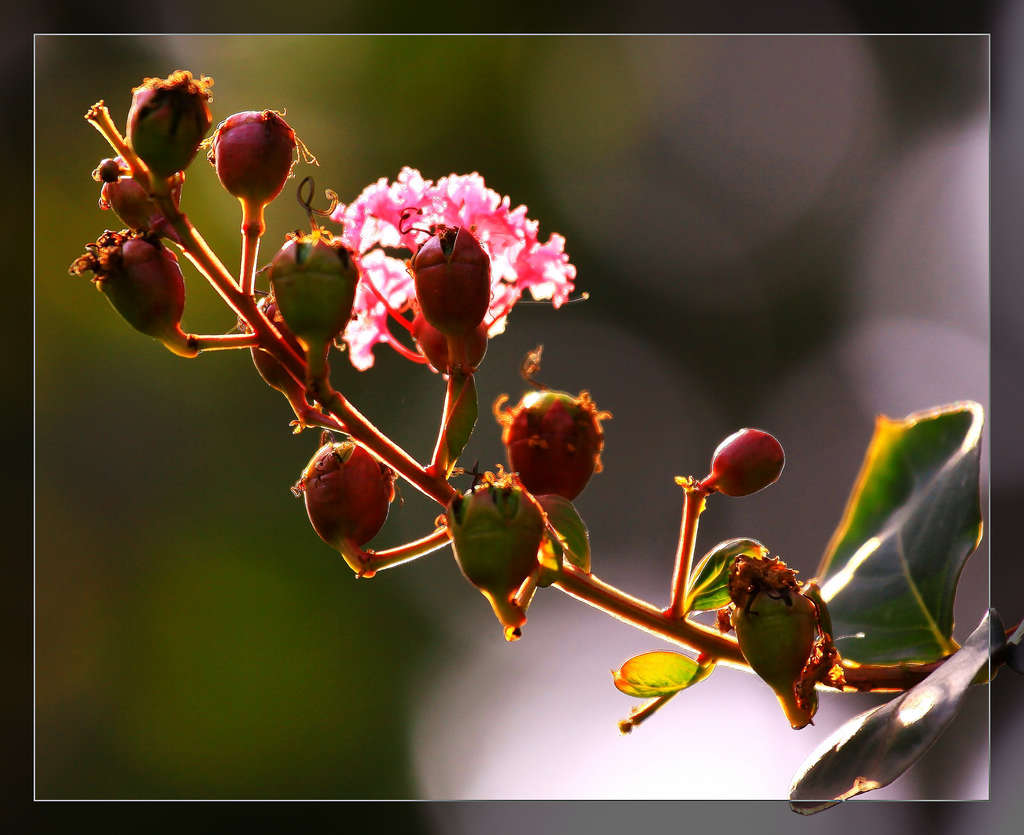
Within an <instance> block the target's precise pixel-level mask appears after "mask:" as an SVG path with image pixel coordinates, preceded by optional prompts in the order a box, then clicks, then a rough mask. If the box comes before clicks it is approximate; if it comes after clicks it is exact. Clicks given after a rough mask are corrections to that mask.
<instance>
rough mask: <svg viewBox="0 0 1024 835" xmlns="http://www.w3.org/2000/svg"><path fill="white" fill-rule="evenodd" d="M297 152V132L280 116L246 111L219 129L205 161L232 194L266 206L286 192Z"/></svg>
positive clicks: (229, 119)
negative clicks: (282, 192) (285, 188)
mask: <svg viewBox="0 0 1024 835" xmlns="http://www.w3.org/2000/svg"><path fill="white" fill-rule="evenodd" d="M295 148H296V142H295V131H293V130H292V129H291V127H290V126H289V125H288V123H287V122H286V121H285V120H284V119H283V118H281V114H280V113H278V112H277V111H275V110H263V111H259V110H246V111H244V112H242V113H235V114H234V115H233V116H228V118H227V119H225V120H224V121H223V122H221V123H220V125H218V127H217V131H216V133H214V135H213V143H212V144H211V146H210V151H209V153H208V154H207V156H206V158H207V159H208V160H209V161H210V163H211V164H212V165H213V167H214V168H216V169H217V177H218V178H219V179H220V182H221V184H222V185H223V186H224V188H225V189H227V191H228V192H229V193H230V194H232V195H234V196H235V197H237V198H238V199H239V200H242V201H250V202H251V203H253V204H257V205H266V204H267V203H269V202H270V201H271V200H273V199H274V198H275V197H277V195H278V194H280V193H281V189H283V188H284V184H285V181H286V180H287V179H288V176H289V175H290V174H291V171H292V162H293V160H294V156H295Z"/></svg>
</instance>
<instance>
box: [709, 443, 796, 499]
mask: <svg viewBox="0 0 1024 835" xmlns="http://www.w3.org/2000/svg"><path fill="white" fill-rule="evenodd" d="M785 465H786V454H785V452H783V450H782V444H780V443H779V442H778V440H776V439H775V437H774V436H773V435H769V434H768V433H767V432H762V431H761V430H760V429H741V430H739V431H738V432H734V433H733V434H732V435H730V436H729V437H728V438H726V439H725V440H724V441H722V443H720V444H719V445H718V448H717V449H716V450H715V454H714V456H713V457H712V459H711V474H710V475H708V476H707V477H706V478H705V479H704V480H703V481H702V482H701V486H703V487H704V488H705V489H709V490H717V491H718V492H719V493H724V494H725V495H726V496H749V495H750V494H751V493H756V492H757V491H758V490H763V489H764V488H765V487H767V486H768V485H770V484H774V483H775V482H776V481H777V480H778V478H779V476H780V475H781V474H782V468H783V467H784V466H785Z"/></svg>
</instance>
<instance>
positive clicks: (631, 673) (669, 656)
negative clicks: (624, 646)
mask: <svg viewBox="0 0 1024 835" xmlns="http://www.w3.org/2000/svg"><path fill="white" fill-rule="evenodd" d="M714 669H715V662H714V661H708V662H706V663H704V664H698V663H697V662H696V661H694V660H693V659H692V658H688V657H687V656H685V655H681V654H680V653H678V652H667V651H664V650H659V651H657V652H645V653H644V654H643V655H637V656H635V657H634V658H630V659H629V660H628V661H627V662H626V663H625V664H623V665H622V667H621V668H620V669H618V670H613V671H612V679H613V681H614V683H615V687H616V688H617V689H618V690H619V691H621V692H622V693H625V694H626V695H627V696H635V697H636V698H638V699H652V698H658V697H660V696H667V695H670V694H672V693H678V692H679V691H680V690H685V689H686V688H687V687H692V686H693V685H694V684H697V683H698V682H701V681H703V680H704V679H706V678H707V677H708V676H709V675H711V672H712V671H713V670H714Z"/></svg>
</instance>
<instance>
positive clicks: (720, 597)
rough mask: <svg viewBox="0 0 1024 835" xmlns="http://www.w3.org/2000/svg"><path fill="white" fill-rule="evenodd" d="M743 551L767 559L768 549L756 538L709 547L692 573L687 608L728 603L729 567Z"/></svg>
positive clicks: (688, 610)
mask: <svg viewBox="0 0 1024 835" xmlns="http://www.w3.org/2000/svg"><path fill="white" fill-rule="evenodd" d="M741 554H746V555H747V556H751V557H758V558H761V559H764V558H765V557H767V556H768V549H767V548H765V547H764V546H763V545H762V544H761V543H760V542H758V541H757V540H756V539H728V540H726V541H725V542H719V543H718V544H717V545H716V546H715V547H714V548H712V549H711V550H710V551H708V552H707V553H706V554H705V555H704V557H703V558H702V559H701V561H700V562H699V563H697V567H696V568H695V569H694V571H693V574H692V575H691V576H690V588H689V589H688V590H687V592H686V602H685V605H684V607H683V611H684V612H692V611H697V612H705V611H708V610H710V609H721V608H722V607H723V606H725V605H726V604H728V603H729V569H730V568H731V567H732V564H733V561H734V560H735V559H736V557H738V556H740V555H741Z"/></svg>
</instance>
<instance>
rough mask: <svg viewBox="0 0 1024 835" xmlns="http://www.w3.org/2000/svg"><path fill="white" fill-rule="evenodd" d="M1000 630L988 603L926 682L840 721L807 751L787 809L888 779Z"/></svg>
mask: <svg viewBox="0 0 1024 835" xmlns="http://www.w3.org/2000/svg"><path fill="white" fill-rule="evenodd" d="M1005 643H1006V637H1005V634H1004V632H1003V627H1002V624H1001V623H1000V622H999V617H998V615H996V613H995V610H994V609H989V611H988V612H987V613H986V615H985V617H984V618H982V621H981V624H980V625H979V626H978V628H977V629H975V630H974V632H972V633H971V635H970V637H969V638H968V639H967V641H965V642H964V645H963V648H962V649H960V650H959V651H958V652H957V653H956V654H955V655H953V656H952V657H951V658H950V659H949V660H948V661H945V662H944V663H943V664H941V665H940V666H939V667H938V669H936V670H935V672H933V673H932V674H931V675H930V676H928V677H927V678H926V679H925V680H924V681H922V682H920V683H919V684H916V685H915V686H914V687H912V688H910V690H907V691H906V692H905V693H902V694H901V695H899V696H897V697H896V698H895V699H893V700H892V701H890V702H887V703H886V704H884V705H880V706H879V707H876V708H872V709H871V710H868V711H866V712H864V713H862V714H860V715H859V716H855V717H854V718H853V719H851V720H849V721H848V722H846V723H845V724H844V725H843V726H842V727H840V728H839V730H837V731H836V732H835V733H833V734H832V735H831V736H830V737H828V739H826V740H825V741H824V742H823V743H822V744H821V745H820V746H819V747H818V748H817V749H816V750H815V751H814V753H812V754H811V756H810V757H808V758H807V761H806V762H805V763H804V765H803V766H802V767H801V769H800V771H799V772H798V773H797V775H796V777H794V778H793V785H792V786H791V787H790V794H789V798H790V806H791V807H792V809H793V811H795V812H800V813H801V814H805V815H809V814H813V813H815V812H820V811H822V810H823V809H827V808H828V807H830V806H834V805H835V804H837V803H839V802H841V801H843V800H847V799H849V798H851V797H853V796H855V795H858V794H863V793H864V792H867V791H871V790H872V789H879V788H881V787H882V786H887V785H889V783H891V782H892V781H893V780H895V779H896V778H897V777H899V776H900V775H901V774H903V772H905V771H906V770H907V769H908V768H910V767H911V766H912V765H913V764H914V763H915V762H917V760H918V759H919V758H920V757H921V755H922V754H923V753H924V752H925V751H927V750H928V748H929V747H930V746H931V745H932V743H933V742H935V740H936V739H937V738H938V737H939V735H940V734H942V732H943V731H945V729H946V728H947V727H949V725H950V724H951V723H952V721H953V719H954V718H955V717H956V715H957V713H959V711H960V707H961V705H962V704H963V699H964V694H965V693H966V692H967V688H968V687H970V685H971V683H972V682H973V681H974V680H975V678H976V677H977V676H978V674H979V672H981V671H985V670H986V668H987V666H988V662H989V657H990V656H991V655H992V654H994V653H996V652H1000V651H1001V650H1002V648H1003V647H1004V646H1005Z"/></svg>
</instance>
